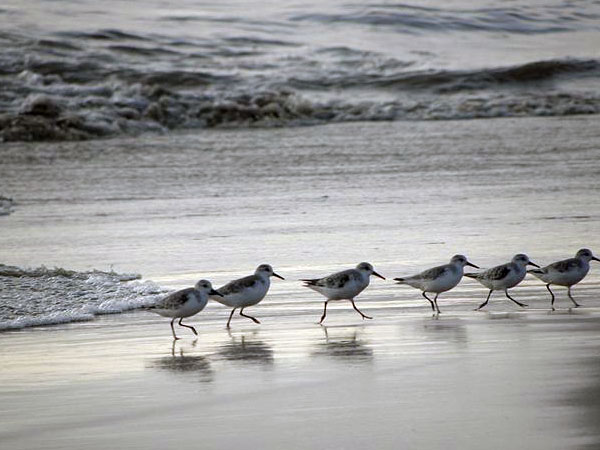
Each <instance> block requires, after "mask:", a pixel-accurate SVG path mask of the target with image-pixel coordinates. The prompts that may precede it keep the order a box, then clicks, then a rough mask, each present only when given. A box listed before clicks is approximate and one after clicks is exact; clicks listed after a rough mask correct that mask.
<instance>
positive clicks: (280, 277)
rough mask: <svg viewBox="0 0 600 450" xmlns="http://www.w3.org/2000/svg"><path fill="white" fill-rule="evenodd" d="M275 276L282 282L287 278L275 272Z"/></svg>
mask: <svg viewBox="0 0 600 450" xmlns="http://www.w3.org/2000/svg"><path fill="white" fill-rule="evenodd" d="M273 276H274V277H277V278H279V279H280V280H285V278H283V277H282V276H281V275H277V274H276V273H275V272H273Z"/></svg>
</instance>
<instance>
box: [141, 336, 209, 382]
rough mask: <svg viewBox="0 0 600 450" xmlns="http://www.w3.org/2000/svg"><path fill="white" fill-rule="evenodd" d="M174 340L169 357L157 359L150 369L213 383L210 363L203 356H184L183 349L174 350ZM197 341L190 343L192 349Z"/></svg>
mask: <svg viewBox="0 0 600 450" xmlns="http://www.w3.org/2000/svg"><path fill="white" fill-rule="evenodd" d="M175 342H176V341H175V340H173V346H172V347H171V355H170V356H164V357H162V358H158V359H156V360H154V361H152V362H151V363H150V365H149V366H150V367H152V368H155V369H159V370H165V371H168V372H174V373H180V374H197V375H198V378H197V380H198V381H200V382H202V383H209V382H211V381H213V374H214V373H213V370H212V368H211V366H210V361H209V360H208V358H206V357H205V356H201V355H193V356H191V355H189V356H186V355H185V354H184V351H183V349H181V348H180V349H178V350H177V349H176V348H175ZM196 342H197V340H195V341H194V342H193V343H192V347H195V346H196Z"/></svg>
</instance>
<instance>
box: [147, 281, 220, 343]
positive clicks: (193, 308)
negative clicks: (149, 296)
mask: <svg viewBox="0 0 600 450" xmlns="http://www.w3.org/2000/svg"><path fill="white" fill-rule="evenodd" d="M209 295H221V294H219V293H218V292H216V291H215V290H214V289H213V288H212V285H211V284H210V281H208V280H200V281H198V282H197V283H196V285H195V286H194V287H193V288H186V289H182V290H180V291H177V292H173V293H172V294H169V295H167V296H166V297H165V298H163V299H161V300H159V301H158V302H156V303H155V304H154V305H152V306H149V307H148V308H146V309H147V310H149V311H152V312H155V313H157V314H160V315H161V316H163V317H172V318H173V319H172V320H171V331H172V332H173V339H179V338H178V337H177V335H176V334H175V328H174V327H173V322H175V319H179V322H178V323H179V325H180V326H182V327H185V328H189V329H190V330H192V331H193V332H194V334H195V335H198V333H197V332H196V329H195V328H194V327H193V326H191V325H184V324H183V323H181V321H182V320H183V319H184V318H185V317H191V316H193V315H194V314H198V313H199V312H200V311H202V310H203V309H204V307H205V306H206V304H207V303H208V296H209Z"/></svg>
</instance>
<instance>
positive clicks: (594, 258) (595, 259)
mask: <svg viewBox="0 0 600 450" xmlns="http://www.w3.org/2000/svg"><path fill="white" fill-rule="evenodd" d="M592 259H593V260H594V261H600V259H598V258H596V257H595V256H592Z"/></svg>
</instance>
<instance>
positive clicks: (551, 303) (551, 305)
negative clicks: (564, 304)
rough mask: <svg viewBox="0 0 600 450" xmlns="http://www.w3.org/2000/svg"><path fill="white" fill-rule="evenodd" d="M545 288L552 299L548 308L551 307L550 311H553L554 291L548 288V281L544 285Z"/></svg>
mask: <svg viewBox="0 0 600 450" xmlns="http://www.w3.org/2000/svg"><path fill="white" fill-rule="evenodd" d="M546 289H548V292H550V295H551V296H552V300H551V301H550V308H552V311H554V310H555V309H554V292H552V290H551V289H550V283H548V284H547V285H546Z"/></svg>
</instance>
